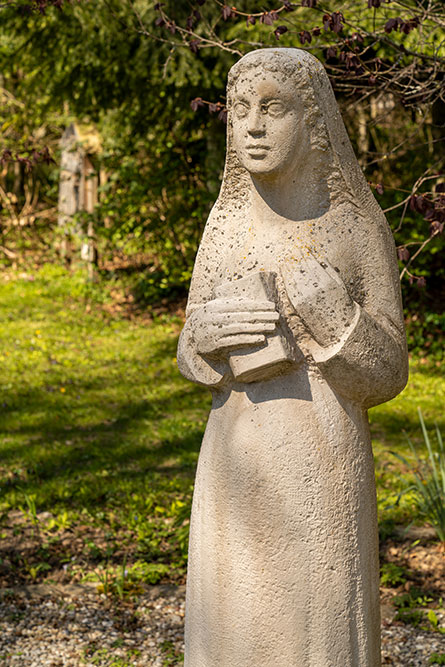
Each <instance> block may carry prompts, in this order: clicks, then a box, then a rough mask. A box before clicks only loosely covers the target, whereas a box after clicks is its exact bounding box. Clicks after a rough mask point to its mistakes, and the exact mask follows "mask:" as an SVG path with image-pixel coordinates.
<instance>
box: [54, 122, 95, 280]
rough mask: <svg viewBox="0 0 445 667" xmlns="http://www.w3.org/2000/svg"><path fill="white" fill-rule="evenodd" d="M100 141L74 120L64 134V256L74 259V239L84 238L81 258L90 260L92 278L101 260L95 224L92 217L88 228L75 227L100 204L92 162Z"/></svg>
mask: <svg viewBox="0 0 445 667" xmlns="http://www.w3.org/2000/svg"><path fill="white" fill-rule="evenodd" d="M98 145H99V140H98V137H97V134H96V133H94V132H93V131H91V130H89V131H83V132H82V131H81V130H80V129H79V127H78V126H77V125H76V124H75V123H72V124H71V125H70V126H69V127H67V129H66V130H65V132H64V133H63V135H62V139H61V148H62V154H61V163H60V183H59V207H58V208H59V217H58V224H59V227H60V228H61V229H62V230H63V231H64V235H63V239H62V242H61V252H62V256H63V257H64V259H65V260H66V261H67V262H70V261H71V259H72V249H71V239H72V237H73V235H74V236H78V237H79V236H80V237H83V240H82V241H81V250H80V257H81V259H82V260H84V261H85V262H87V263H88V272H89V275H90V278H92V277H93V274H94V267H95V265H96V263H97V252H96V246H95V241H94V227H93V223H92V221H91V219H90V220H89V222H88V225H87V228H86V229H85V230H82V229H81V226H80V225H79V224H77V225H76V224H75V227H74V229H73V219H74V216H75V215H76V214H77V213H80V212H82V211H85V212H86V213H92V212H93V211H94V207H95V205H96V204H97V201H98V197H97V188H98V177H97V172H96V169H95V168H94V166H93V163H92V157H91V156H92V153H94V152H97V149H98Z"/></svg>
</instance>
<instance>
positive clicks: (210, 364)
mask: <svg viewBox="0 0 445 667" xmlns="http://www.w3.org/2000/svg"><path fill="white" fill-rule="evenodd" d="M203 306H204V304H202V305H197V304H195V305H194V307H193V305H192V304H190V301H189V304H188V306H187V318H186V322H185V325H184V328H183V330H182V332H181V335H180V337H179V342H178V351H177V359H178V368H179V370H180V372H181V374H182V375H183V376H184V377H186V378H187V379H188V380H191V381H192V382H196V383H197V384H202V385H204V386H206V387H209V388H216V387H219V386H220V385H222V384H224V381H225V379H226V376H227V373H228V365H227V363H226V362H224V361H221V360H219V359H210V358H209V357H206V356H203V355H201V354H200V353H199V352H198V344H197V336H196V333H197V331H198V330H199V328H200V327H201V326H202V323H201V313H202V309H203Z"/></svg>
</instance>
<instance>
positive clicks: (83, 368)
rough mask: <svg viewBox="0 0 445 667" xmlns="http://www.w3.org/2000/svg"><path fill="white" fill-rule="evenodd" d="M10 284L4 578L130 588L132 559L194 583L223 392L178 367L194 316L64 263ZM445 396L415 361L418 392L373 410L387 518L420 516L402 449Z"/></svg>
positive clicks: (4, 340)
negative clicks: (210, 446)
mask: <svg viewBox="0 0 445 667" xmlns="http://www.w3.org/2000/svg"><path fill="white" fill-rule="evenodd" d="M0 294H1V298H0V341H1V344H0V361H1V364H2V373H1V376H0V386H1V395H0V403H1V406H2V412H1V421H0V473H1V482H0V518H1V524H0V538H1V542H0V545H1V547H2V548H1V551H0V557H1V562H0V575H1V579H2V580H3V583H4V585H6V586H14V585H16V584H19V583H23V582H28V583H29V582H30V581H31V582H37V581H57V582H68V581H84V580H87V579H90V580H91V579H96V580H98V582H101V584H100V585H101V586H102V587H103V588H105V589H107V590H108V589H109V590H110V591H111V590H114V591H115V592H116V590H117V591H118V592H119V594H122V590H121V589H119V585H118V584H119V581H120V579H119V577H120V575H119V572H121V571H123V570H122V568H125V570H126V576H125V582H124V583H125V587H126V589H127V591H128V590H130V589H131V588H132V587H133V589H134V590H137V587H138V586H140V585H142V584H150V583H156V582H158V581H165V580H170V581H173V582H182V581H184V577H185V568H186V552H187V535H188V515H189V511H190V499H191V493H192V488H193V478H194V471H195V466H196V462H197V457H198V451H199V445H200V441H201V438H202V434H203V431H204V427H205V422H206V417H207V413H208V410H209V407H210V397H209V394H208V393H207V392H206V391H204V390H203V389H201V388H199V387H196V386H194V385H193V384H191V383H190V382H187V381H186V380H184V379H183V378H182V377H181V376H180V374H179V372H178V370H177V366H176V359H175V355H176V343H177V337H178V333H179V331H180V329H181V326H182V322H181V319H180V318H179V317H177V316H172V315H163V316H158V317H154V318H152V319H150V318H148V317H143V316H140V317H136V318H128V317H123V316H122V315H119V313H117V314H116V313H115V312H113V310H112V308H109V307H108V306H109V301H110V297H108V296H107V294H105V293H104V291H103V289H102V288H99V287H95V286H89V285H88V284H86V283H85V282H84V280H83V277H82V276H80V275H74V276H72V275H71V276H70V275H69V274H68V273H66V272H65V271H63V270H62V269H60V268H56V267H51V266H45V267H43V269H41V270H40V271H38V272H36V273H34V274H32V275H22V276H21V277H14V278H11V277H10V279H9V280H6V279H3V281H2V282H1V283H0ZM444 403H445V380H444V378H443V377H441V374H440V369H439V368H438V367H437V365H434V364H424V363H423V364H422V363H420V361H417V362H416V361H414V362H413V363H412V373H411V379H410V383H409V385H408V387H407V389H405V391H404V392H403V393H402V394H401V395H400V396H399V397H397V398H396V399H394V400H393V401H391V402H389V403H387V404H386V405H384V406H380V407H378V408H375V409H373V410H372V411H371V415H370V416H371V424H372V433H373V437H374V441H375V453H376V470H377V482H378V494H379V507H380V512H381V519H382V523H383V524H385V525H388V522H389V523H390V524H391V523H392V524H394V522H396V523H404V524H407V523H409V522H410V521H411V520H412V518H413V515H412V501H411V499H410V498H409V497H405V498H404V499H402V501H401V503H400V504H399V505H398V506H395V500H396V497H397V493H398V491H399V490H400V489H401V488H402V486H403V485H402V483H401V481H400V480H399V479H398V478H397V476H396V475H395V471H400V470H401V466H400V463H399V462H397V461H396V459H395V458H394V457H393V456H392V455H391V454H390V453H389V450H395V451H397V452H400V453H403V454H405V455H406V454H408V455H409V450H408V447H407V442H406V434H409V435H410V436H411V437H412V439H413V441H414V442H415V443H417V444H418V445H419V451H422V448H424V445H423V440H422V437H421V432H420V428H419V422H418V415H417V407H418V406H419V407H420V408H421V409H422V411H423V414H424V416H425V419H426V422H427V424H428V425H432V424H433V422H434V421H437V422H438V424H439V425H440V427H441V429H442V432H445V428H444V419H445V416H444V410H443V406H444ZM405 432H406V433H405ZM402 472H403V474H407V473H408V472H409V471H407V470H402ZM414 518H415V517H414ZM122 581H123V580H122ZM122 581H121V583H122ZM113 587H114V588H113Z"/></svg>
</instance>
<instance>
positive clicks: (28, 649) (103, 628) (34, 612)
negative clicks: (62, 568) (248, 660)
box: [0, 585, 445, 667]
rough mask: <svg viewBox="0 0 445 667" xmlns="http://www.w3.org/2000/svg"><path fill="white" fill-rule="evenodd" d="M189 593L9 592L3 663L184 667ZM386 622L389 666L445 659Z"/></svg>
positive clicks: (0, 645) (431, 638)
mask: <svg viewBox="0 0 445 667" xmlns="http://www.w3.org/2000/svg"><path fill="white" fill-rule="evenodd" d="M184 594H185V590H184V587H183V586H179V587H175V586H153V587H152V588H151V589H150V591H148V592H147V593H145V594H144V595H142V596H140V597H139V598H138V599H137V601H135V602H127V603H114V604H110V602H109V601H108V600H107V599H106V598H105V597H104V596H100V595H99V594H98V593H97V592H96V591H95V589H94V588H92V587H91V586H78V585H76V586H74V585H73V586H47V585H45V586H43V585H36V586H28V587H26V588H21V589H20V590H14V591H8V590H6V591H3V592H2V595H1V599H0V619H1V620H0V664H1V665H11V667H12V666H14V667H15V666H17V667H18V666H19V665H20V667H45V666H48V667H77V666H83V665H86V666H91V667H97V666H102V665H104V666H108V667H130V666H131V667H163V666H164V667H165V666H166V665H180V664H182V662H181V656H182V653H183V649H184V646H183V620H184ZM383 616H384V621H383V628H382V643H383V646H382V656H383V658H382V662H383V665H394V666H397V667H427V665H429V657H430V656H431V654H432V653H434V652H436V653H445V635H440V634H439V633H433V632H422V631H419V630H416V629H415V628H413V627H412V626H404V625H400V624H396V623H393V622H392V621H391V620H390V619H388V614H387V613H386V614H384V615H383ZM442 620H443V619H442ZM277 667H285V666H283V665H280V666H277Z"/></svg>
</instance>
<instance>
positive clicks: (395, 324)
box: [313, 219, 408, 408]
mask: <svg viewBox="0 0 445 667" xmlns="http://www.w3.org/2000/svg"><path fill="white" fill-rule="evenodd" d="M346 256H349V260H347V261H348V262H349V264H350V267H352V270H351V269H350V268H349V270H348V267H345V275H347V276H348V278H349V276H351V280H352V283H353V284H354V283H355V282H357V283H359V284H360V286H361V287H360V289H359V290H358V291H357V293H356V294H353V298H352V302H353V311H352V314H351V316H350V318H349V322H346V328H344V329H342V328H341V327H340V331H339V339H338V340H337V341H336V342H334V343H333V344H330V345H328V346H324V347H323V346H314V350H313V357H314V360H315V361H316V363H317V365H318V367H319V368H320V370H321V371H322V373H323V375H324V376H325V378H326V379H327V380H328V382H329V383H330V384H331V385H332V386H333V387H334V388H335V389H336V390H337V391H338V392H339V393H340V394H343V395H345V396H347V397H348V398H351V399H352V400H354V401H356V402H358V403H359V404H361V405H363V406H364V407H365V408H370V407H372V406H374V405H378V404H380V403H384V402H385V401H388V400H390V399H391V398H394V396H397V394H398V393H400V392H401V391H402V389H403V388H404V387H405V385H406V382H407V380H408V353H407V346H406V334H405V326H404V321H403V311H402V303H401V295H400V282H399V276H398V267H397V260H396V255H395V248H394V240H393V237H392V234H391V232H390V230H389V227H388V225H387V224H386V221H385V220H383V219H381V220H379V221H378V222H377V223H371V222H362V221H357V223H356V233H355V235H354V238H353V243H352V244H351V247H350V250H349V252H348V253H347V255H346ZM346 282H347V284H348V287H349V283H350V280H349V279H348V280H347V281H346ZM352 291H353V290H352Z"/></svg>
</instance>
